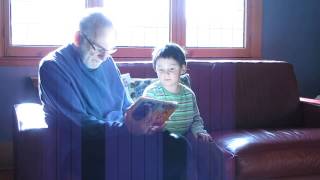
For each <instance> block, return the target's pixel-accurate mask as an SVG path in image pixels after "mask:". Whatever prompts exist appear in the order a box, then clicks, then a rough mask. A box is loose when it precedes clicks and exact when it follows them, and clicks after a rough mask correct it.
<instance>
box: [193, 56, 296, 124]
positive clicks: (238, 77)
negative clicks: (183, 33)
mask: <svg viewBox="0 0 320 180" xmlns="http://www.w3.org/2000/svg"><path fill="white" fill-rule="evenodd" d="M192 65H193V64H192V63H189V67H192ZM190 69H192V68H190ZM193 71H194V72H193V73H192V72H191V73H190V74H191V77H193V76H198V77H197V78H198V80H193V81H192V82H193V85H196V82H198V81H200V85H196V86H197V87H196V88H199V92H198V93H197V94H198V95H199V96H200V97H199V98H198V99H199V103H200V105H199V106H200V108H202V107H203V103H206V104H207V105H208V106H209V107H208V108H206V109H207V110H205V111H210V114H209V119H210V121H211V122H210V127H211V130H222V129H223V130H226V129H248V128H250V129H251V128H283V127H296V126H297V125H299V124H300V119H301V114H300V111H299V93H298V88H297V82H296V79H295V75H294V72H293V68H292V66H291V65H290V64H288V63H286V62H280V61H217V62H212V64H211V67H210V70H209V72H210V74H209V75H206V73H204V74H205V77H201V76H203V75H201V72H204V71H202V70H201V72H200V70H193ZM196 71H198V72H196ZM201 81H206V82H201ZM201 84H202V85H201ZM203 88H205V89H209V90H208V92H206V91H205V90H204V89H203ZM204 96H207V98H206V97H204ZM202 101H205V102H202Z"/></svg>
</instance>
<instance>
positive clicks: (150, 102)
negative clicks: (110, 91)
mask: <svg viewBox="0 0 320 180" xmlns="http://www.w3.org/2000/svg"><path fill="white" fill-rule="evenodd" d="M133 106H134V107H133V112H132V117H133V118H134V119H135V120H137V121H140V120H142V119H144V118H145V117H146V116H147V115H148V114H149V113H150V112H151V113H152V116H156V117H159V116H160V117H162V121H163V122H164V121H166V120H168V118H169V117H170V116H171V114H172V113H173V112H174V111H175V110H176V108H177V102H174V101H162V100H156V99H152V98H148V97H139V98H138V99H137V101H136V102H135V103H134V105H133Z"/></svg>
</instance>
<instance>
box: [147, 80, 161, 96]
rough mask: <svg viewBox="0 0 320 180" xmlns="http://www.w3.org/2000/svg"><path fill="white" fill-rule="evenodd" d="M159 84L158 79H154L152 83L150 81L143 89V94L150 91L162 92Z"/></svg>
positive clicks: (154, 92)
mask: <svg viewBox="0 0 320 180" xmlns="http://www.w3.org/2000/svg"><path fill="white" fill-rule="evenodd" d="M161 88H162V86H161V84H160V82H159V81H155V82H153V83H151V84H150V85H148V86H147V87H146V88H145V89H144V93H143V94H149V95H150V93H152V94H155V95H157V94H159V92H162V91H161Z"/></svg>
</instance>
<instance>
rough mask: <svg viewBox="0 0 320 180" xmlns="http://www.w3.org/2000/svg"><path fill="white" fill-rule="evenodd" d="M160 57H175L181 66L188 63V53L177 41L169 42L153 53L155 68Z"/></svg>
mask: <svg viewBox="0 0 320 180" xmlns="http://www.w3.org/2000/svg"><path fill="white" fill-rule="evenodd" d="M159 58H173V59H174V60H176V61H177V62H178V63H179V65H180V66H182V65H187V62H186V55H185V52H184V50H183V49H182V48H181V47H180V46H179V45H178V44H175V43H168V44H166V45H165V46H163V47H160V48H157V49H155V50H154V51H153V53H152V64H153V68H154V69H156V64H157V61H158V59H159Z"/></svg>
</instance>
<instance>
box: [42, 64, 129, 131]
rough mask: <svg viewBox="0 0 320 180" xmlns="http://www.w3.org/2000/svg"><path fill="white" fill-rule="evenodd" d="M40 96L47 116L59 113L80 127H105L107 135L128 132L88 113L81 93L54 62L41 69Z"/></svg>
mask: <svg viewBox="0 0 320 180" xmlns="http://www.w3.org/2000/svg"><path fill="white" fill-rule="evenodd" d="M39 77H40V78H39V79H40V87H39V88H40V96H41V101H42V102H43V104H44V108H45V111H46V114H50V113H57V114H61V115H63V116H64V117H66V118H67V119H69V120H71V121H73V122H74V123H75V124H77V125H78V126H86V125H99V124H100V125H104V126H106V128H107V129H106V131H108V133H107V134H110V135H116V134H118V133H119V132H120V133H121V132H124V133H125V132H127V129H126V127H125V126H124V125H123V124H122V123H116V122H108V121H104V120H102V119H97V118H96V117H94V116H92V115H90V114H88V113H86V110H85V105H84V104H82V103H81V101H80V100H79V98H78V97H79V91H77V88H75V87H74V86H73V85H72V83H71V82H70V80H69V79H70V78H68V75H67V74H65V73H64V72H63V71H62V70H60V69H59V67H58V66H57V65H56V63H54V62H53V61H47V62H44V63H43V64H42V65H41V67H40V69H39Z"/></svg>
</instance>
